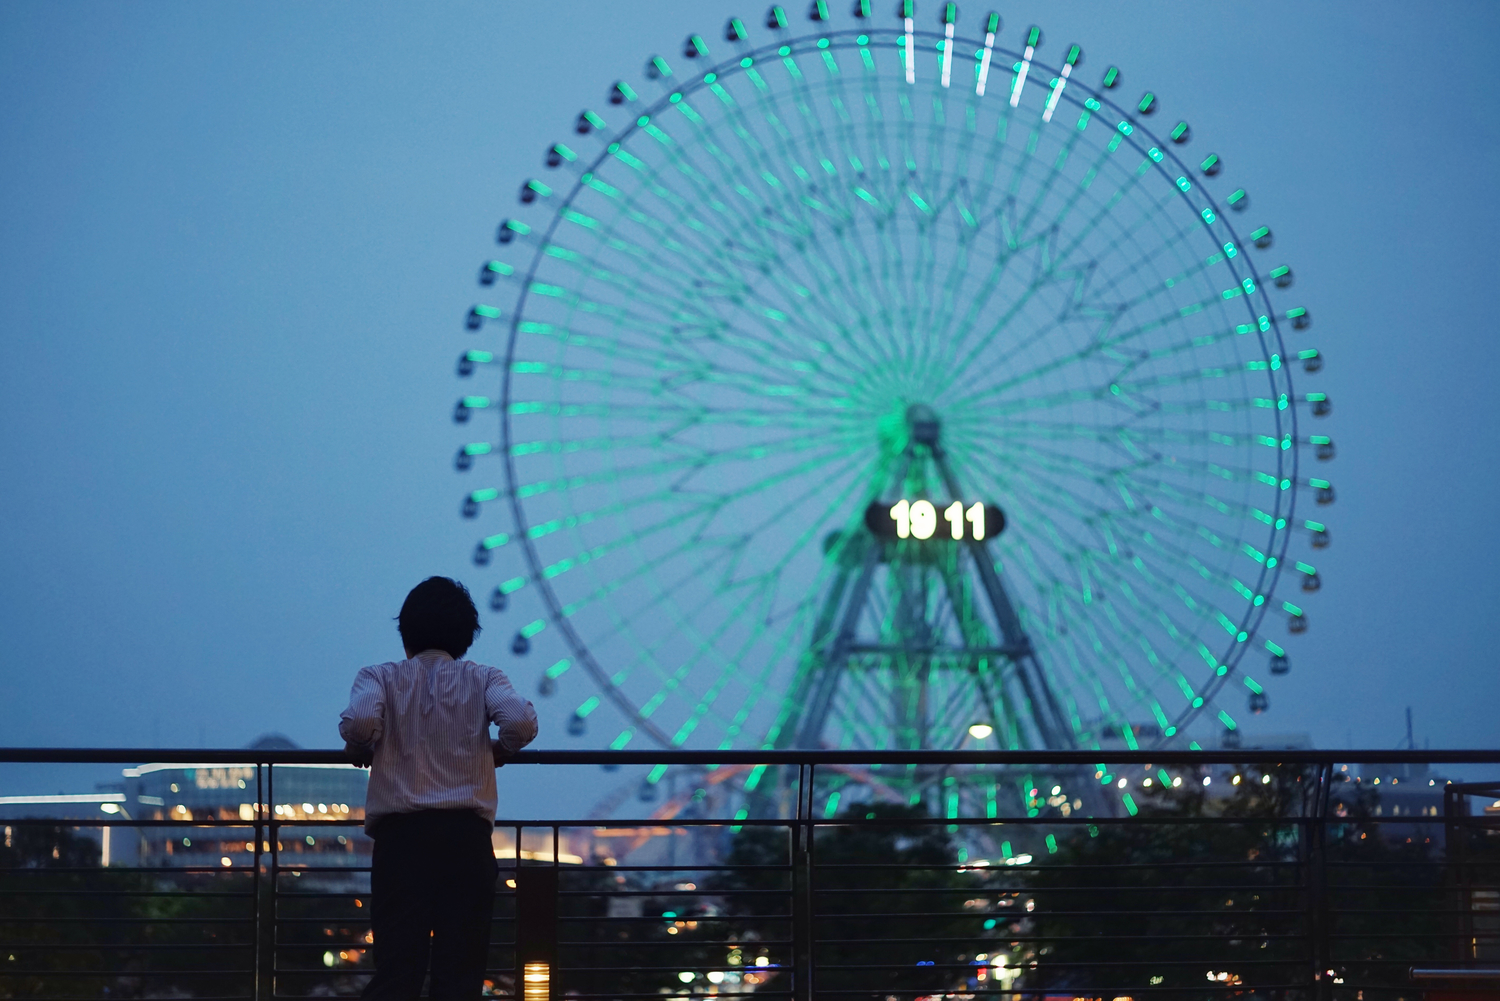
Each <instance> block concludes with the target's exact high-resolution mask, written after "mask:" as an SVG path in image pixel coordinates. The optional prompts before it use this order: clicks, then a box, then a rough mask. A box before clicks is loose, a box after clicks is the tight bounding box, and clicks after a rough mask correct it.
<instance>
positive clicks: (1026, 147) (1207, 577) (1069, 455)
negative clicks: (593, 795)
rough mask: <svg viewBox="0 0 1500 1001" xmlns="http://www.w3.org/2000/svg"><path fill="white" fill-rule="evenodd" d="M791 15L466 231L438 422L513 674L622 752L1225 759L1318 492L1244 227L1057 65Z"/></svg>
mask: <svg viewBox="0 0 1500 1001" xmlns="http://www.w3.org/2000/svg"><path fill="white" fill-rule="evenodd" d="M892 14H894V15H895V16H892ZM805 16H806V20H805V21H803V22H801V24H800V25H799V26H797V27H794V26H793V23H792V17H793V16H792V15H791V14H789V13H788V12H787V11H786V10H784V9H783V8H782V7H779V6H778V7H772V8H771V9H770V11H769V12H768V13H767V15H766V16H765V18H764V20H763V21H759V22H757V23H756V24H755V25H754V26H753V27H752V26H751V25H747V24H746V23H744V22H742V21H741V20H739V19H731V20H730V21H729V22H728V24H727V25H726V27H725V29H724V31H723V32H722V34H721V35H720V36H716V37H714V38H713V39H712V40H706V39H705V38H704V37H702V36H699V35H692V36H690V37H689V38H688V39H687V40H686V43H685V44H684V46H683V48H682V50H681V51H680V52H679V53H673V55H672V58H670V59H668V58H665V57H661V56H657V57H653V58H652V59H650V60H649V61H648V62H647V64H646V66H645V72H644V77H645V79H644V80H642V81H638V82H628V81H623V80H622V81H619V82H616V83H615V84H614V85H613V86H612V87H610V88H609V89H608V91H607V93H606V94H605V95H603V97H602V100H601V104H600V105H599V106H598V107H597V108H594V109H589V110H585V111H583V112H582V113H581V114H580V115H579V116H578V118H577V120H576V122H574V123H573V125H572V128H571V129H570V134H569V135H567V137H566V139H565V140H564V141H562V142H558V143H557V144H556V145H554V146H552V147H551V148H550V149H548V150H546V151H545V155H544V157H543V162H544V163H545V166H546V168H548V169H547V170H546V171H545V172H543V171H540V170H539V172H538V176H537V177H534V178H532V179H528V180H525V181H524V183H522V185H521V187H520V191H519V205H518V206H517V208H516V210H515V215H514V216H513V217H511V218H507V219H505V220H503V221H502V222H501V223H500V224H499V228H498V232H497V239H498V243H499V252H498V253H497V255H496V259H495V260H491V261H489V262H488V263H486V264H484V265H483V266H482V268H481V269H480V274H479V282H480V284H481V285H482V286H484V289H485V291H484V301H483V302H481V303H479V304H476V305H475V306H474V307H473V309H472V310H471V311H470V313H469V314H468V317H467V323H466V326H467V328H468V330H469V332H470V336H471V337H472V338H473V340H472V341H471V344H472V345H473V346H472V348H470V349H468V350H466V351H465V352H464V353H463V355H462V357H461V359H460V362H459V372H460V375H461V376H464V377H465V378H467V379H469V380H471V383H473V384H476V385H473V388H472V389H469V388H466V395H464V396H463V397H462V398H461V399H460V400H459V402H458V405H457V408H456V409H455V411H454V419H455V420H456V421H458V422H459V423H461V424H464V425H465V426H466V427H467V428H471V429H476V430H481V431H483V432H485V433H484V434H483V435H482V436H477V437H475V438H473V439H471V440H469V441H467V442H466V443H465V444H463V445H462V446H461V447H460V449H459V452H458V456H457V460H456V464H457V466H458V468H459V469H460V470H463V471H464V475H465V476H467V477H469V478H471V479H473V480H477V481H479V482H477V483H472V484H470V489H468V490H467V492H466V495H465V499H464V504H463V511H464V514H465V515H466V516H468V517H471V518H475V519H476V520H478V522H479V523H480V525H481V526H482V527H481V529H480V530H479V531H478V532H477V533H476V536H477V543H476V548H475V551H474V560H475V562H476V563H477V564H479V565H480V566H482V567H488V568H490V569H491V572H492V573H494V578H493V580H492V581H491V582H490V583H487V584H486V585H485V587H486V590H489V589H490V588H491V587H493V591H492V592H491V599H490V600H491V607H492V608H494V609H495V610H497V611H498V610H503V609H504V608H505V607H506V605H507V603H508V602H509V600H510V596H511V595H513V594H515V593H516V592H517V591H520V590H521V589H523V588H525V589H532V590H534V591H535V592H537V593H538V595H539V597H540V599H541V604H542V606H543V607H544V608H545V610H546V614H545V615H544V616H543V617H540V618H537V619H535V620H534V621H531V622H529V623H525V624H521V625H520V626H519V629H518V631H517V632H516V633H515V636H514V640H513V642H512V650H513V651H514V652H515V653H517V654H524V653H526V652H527V651H528V650H529V649H530V647H531V646H532V644H533V643H534V642H539V640H538V637H539V635H540V636H541V637H542V639H547V638H548V637H552V636H554V635H555V636H558V637H560V640H561V642H560V644H557V647H558V648H559V649H560V650H562V651H563V652H564V654H565V655H564V656H563V657H561V658H560V659H558V660H556V662H555V663H552V664H551V666H549V667H547V669H546V671H545V675H544V678H543V682H542V689H543V693H544V694H551V693H553V692H556V693H558V695H559V696H560V697H567V698H569V699H572V700H576V708H575V709H574V711H573V713H572V716H571V723H570V725H569V729H570V731H571V732H573V733H574V734H575V735H579V736H582V735H584V734H585V732H587V733H588V734H589V735H590V737H591V739H593V740H597V741H600V742H603V743H608V744H609V746H611V747H615V748H622V747H625V746H627V745H629V746H633V747H641V746H646V747H649V746H660V747H678V746H689V747H704V748H710V747H711V748H722V749H728V748H770V747H797V746H827V747H849V748H877V747H888V748H900V747H937V748H945V747H956V746H960V745H965V744H967V745H968V746H973V745H974V742H975V741H987V742H988V744H987V746H991V747H996V746H998V747H1011V748H1028V747H1029V748H1048V747H1051V748H1060V747H1076V748H1102V747H1109V746H1115V747H1119V746H1129V747H1135V746H1137V745H1139V746H1155V745H1160V744H1173V745H1181V746H1188V745H1189V744H1190V743H1191V745H1192V746H1196V745H1197V742H1198V741H1205V742H1208V741H1212V742H1215V743H1216V742H1218V741H1219V740H1220V739H1221V738H1222V737H1223V735H1224V734H1225V733H1226V732H1231V731H1234V730H1235V729H1236V727H1237V725H1238V724H1237V721H1236V717H1237V716H1239V715H1240V714H1241V713H1242V712H1244V711H1250V712H1260V711H1263V710H1265V709H1266V708H1267V707H1268V705H1269V695H1268V693H1267V691H1266V688H1265V687H1264V686H1265V684H1266V683H1267V681H1268V679H1267V677H1266V676H1267V675H1278V674H1284V673H1286V672H1287V670H1288V669H1289V664H1290V662H1289V659H1288V656H1287V652H1286V650H1285V649H1284V647H1283V645H1282V644H1283V642H1284V641H1285V640H1286V634H1287V633H1288V632H1290V633H1297V632H1301V631H1302V630H1303V629H1305V628H1306V624H1307V617H1306V614H1305V612H1304V609H1303V607H1302V604H1301V603H1302V601H1303V600H1304V596H1303V593H1304V592H1308V591H1314V590H1316V589H1317V588H1318V587H1319V586H1320V583H1321V581H1320V578H1319V576H1318V574H1317V571H1316V570H1315V568H1314V567H1313V565H1312V564H1311V563H1310V562H1308V559H1309V556H1308V554H1307V553H1306V550H1308V549H1316V548H1321V547H1323V546H1325V545H1327V543H1328V532H1327V528H1326V526H1325V525H1324V524H1323V523H1322V522H1321V521H1319V520H1317V518H1316V517H1313V516H1309V515H1308V514H1307V512H1309V511H1312V512H1316V511H1318V505H1323V504H1327V503H1330V502H1331V501H1332V500H1333V488H1332V486H1331V485H1330V484H1329V482H1328V481H1327V480H1325V479H1323V478H1321V477H1320V476H1318V475H1310V473H1309V468H1312V469H1313V470H1314V471H1315V470H1316V467H1315V466H1314V464H1313V463H1311V462H1308V461H1307V459H1308V458H1309V456H1310V455H1311V456H1315V457H1316V458H1317V459H1318V460H1323V459H1329V458H1332V455H1333V444H1332V442H1331V441H1330V439H1329V438H1327V437H1326V436H1322V435H1312V434H1307V433H1305V431H1304V430H1302V428H1303V427H1305V426H1306V425H1307V424H1308V423H1309V422H1308V420H1307V418H1309V417H1321V416H1323V415H1325V414H1327V413H1328V411H1329V409H1330V404H1329V401H1328V399H1327V397H1326V396H1324V395H1323V394H1320V393H1316V392H1312V393H1308V392H1297V391H1294V389H1293V385H1292V373H1293V371H1294V370H1298V371H1299V372H1306V373H1313V372H1316V371H1318V370H1319V369H1320V368H1321V366H1322V362H1323V358H1322V355H1320V354H1319V352H1318V351H1317V350H1316V349H1315V348H1312V347H1310V346H1308V345H1307V344H1306V343H1305V342H1304V341H1303V340H1302V338H1303V331H1305V330H1306V328H1307V327H1308V326H1309V324H1310V316H1309V314H1308V312H1307V310H1306V309H1304V308H1301V307H1300V306H1299V305H1298V304H1297V303H1295V302H1291V301H1284V300H1283V298H1282V297H1283V294H1284V293H1283V292H1282V290H1283V289H1286V288H1288V287H1290V286H1291V285H1292V272H1291V271H1290V270H1289V269H1288V268H1287V267H1285V266H1277V265H1278V264H1279V262H1278V261H1277V260H1276V259H1274V258H1269V259H1268V258H1266V257H1265V252H1266V251H1267V250H1268V249H1269V248H1271V247H1272V245H1273V243H1272V241H1273V237H1272V233H1271V231H1270V229H1269V228H1268V227H1266V226H1264V225H1258V223H1259V222H1260V220H1258V219H1256V218H1255V217H1254V216H1252V215H1248V214H1247V210H1248V208H1249V206H1250V198H1249V196H1248V195H1247V194H1246V192H1245V190H1244V189H1243V188H1240V187H1237V186H1236V184H1235V183H1234V182H1233V181H1230V180H1228V177H1229V176H1230V171H1229V170H1228V169H1227V168H1226V166H1225V164H1224V163H1223V162H1222V161H1221V160H1220V158H1219V157H1218V156H1217V155H1215V154H1214V153H1212V152H1211V151H1209V150H1205V149H1202V148H1201V146H1200V144H1199V143H1198V142H1197V141H1196V140H1197V138H1198V137H1196V136H1195V135H1194V134H1193V131H1192V129H1191V128H1190V126H1189V125H1188V123H1187V122H1184V121H1179V120H1177V119H1176V118H1174V117H1172V116H1171V115H1170V114H1169V113H1167V112H1166V108H1165V106H1164V105H1165V102H1163V101H1161V100H1160V99H1159V98H1158V97H1157V95H1155V94H1153V93H1151V92H1146V93H1143V94H1141V96H1140V97H1139V98H1138V99H1129V98H1125V97H1124V89H1123V83H1122V77H1121V74H1120V72H1119V71H1118V70H1117V69H1116V68H1115V67H1113V66H1110V67H1108V68H1106V69H1105V70H1104V71H1103V73H1102V74H1095V75H1090V76H1085V74H1084V73H1083V72H1082V69H1081V68H1082V66H1083V54H1082V52H1081V50H1080V49H1079V47H1078V46H1076V45H1072V46H1067V47H1059V48H1057V49H1056V50H1055V57H1049V56H1047V55H1044V53H1045V52H1046V49H1045V48H1044V45H1043V37H1042V32H1041V31H1040V29H1038V28H1036V27H1030V28H1021V29H1019V30H1018V29H1017V28H1015V27H1013V26H1008V25H1002V23H1001V18H1000V16H999V15H998V14H993V13H991V14H989V15H987V16H986V17H982V18H979V19H977V20H974V21H973V22H972V23H964V22H961V21H960V20H959V17H958V11H957V8H956V6H955V5H954V4H951V3H949V4H945V5H933V6H932V7H931V9H924V10H923V11H921V12H920V16H919V12H918V11H917V10H915V9H914V6H913V4H912V3H911V2H909V0H908V2H906V3H903V4H900V5H899V8H897V9H895V10H887V9H884V6H883V5H882V9H880V10H873V11H872V9H871V4H870V3H869V2H865V0H861V2H857V3H855V4H854V5H853V11H852V14H851V15H849V16H844V15H843V12H842V11H840V12H839V14H838V15H837V16H835V15H833V14H831V13H830V11H829V6H828V4H826V3H824V2H821V0H820V2H817V3H813V4H812V5H811V7H810V10H809V11H808V12H807V13H806V15H805ZM1049 58H1052V59H1054V60H1055V62H1054V64H1049V62H1048V60H1049ZM1131 93H1134V92H1133V91H1132V92H1131ZM1158 123H1160V127H1159V129H1155V128H1153V127H1154V126H1157V125H1158ZM539 166H540V164H539ZM1299 425H1300V427H1299ZM1309 502H1312V503H1309ZM982 746H984V745H982ZM662 771H663V769H657V770H654V771H653V772H652V773H651V777H650V779H649V781H651V782H655V781H656V780H657V779H659V778H660V776H661V774H662ZM752 783H753V773H752ZM1032 792H1033V793H1034V792H1035V790H1032Z"/></svg>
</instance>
